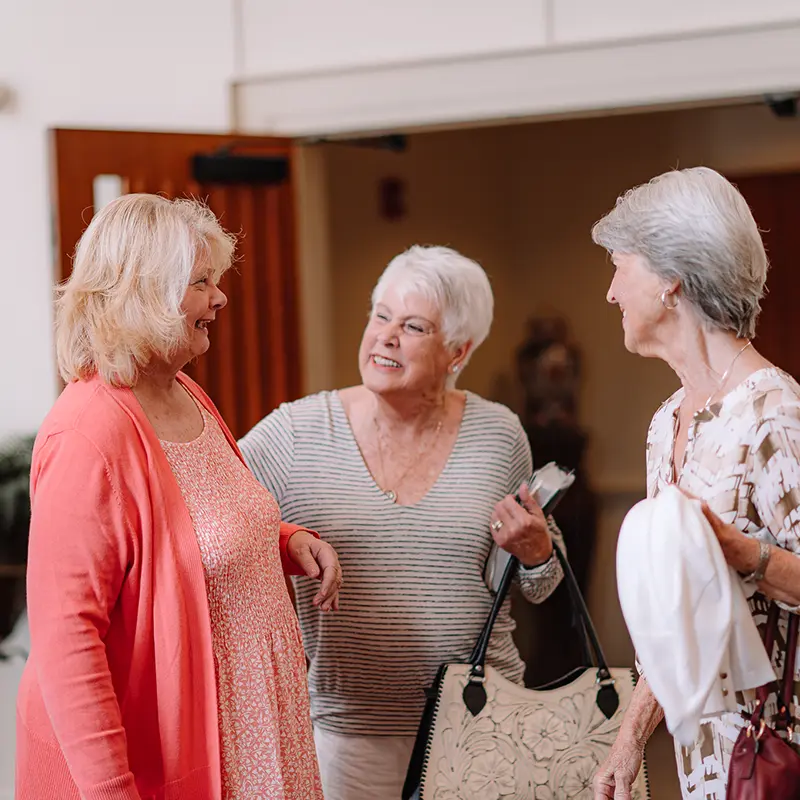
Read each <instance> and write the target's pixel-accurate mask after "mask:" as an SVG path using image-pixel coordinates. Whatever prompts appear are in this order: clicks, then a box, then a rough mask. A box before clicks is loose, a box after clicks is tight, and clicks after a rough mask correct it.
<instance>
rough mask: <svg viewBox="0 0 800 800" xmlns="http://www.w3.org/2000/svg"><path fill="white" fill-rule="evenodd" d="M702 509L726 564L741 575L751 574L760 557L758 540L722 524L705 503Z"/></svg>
mask: <svg viewBox="0 0 800 800" xmlns="http://www.w3.org/2000/svg"><path fill="white" fill-rule="evenodd" d="M702 508H703V514H704V515H705V518H706V519H707V520H708V523H709V525H711V529H712V530H713V531H714V535H715V536H716V537H717V541H718V542H719V544H720V547H721V548H722V555H724V556H725V560H726V561H727V562H728V564H730V565H731V566H732V567H733V568H734V569H735V570H736V571H737V572H741V573H742V574H748V573H750V572H753V570H755V568H756V567H757V566H758V559H759V555H760V546H759V543H758V540H757V539H751V538H750V537H749V536H745V534H743V533H742V532H741V531H740V530H739V529H738V528H737V527H736V526H735V525H732V524H731V523H729V522H723V521H722V520H721V519H720V518H719V517H718V516H717V515H716V514H715V513H714V512H713V511H712V510H711V509H710V508H709V506H708V504H707V503H703V505H702Z"/></svg>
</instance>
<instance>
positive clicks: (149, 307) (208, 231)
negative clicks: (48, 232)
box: [56, 194, 235, 386]
mask: <svg viewBox="0 0 800 800" xmlns="http://www.w3.org/2000/svg"><path fill="white" fill-rule="evenodd" d="M234 248H235V237H234V236H232V235H231V234H229V233H227V232H226V231H224V230H223V229H222V227H221V226H220V224H219V222H218V221H217V219H216V217H215V216H214V214H213V213H212V212H211V211H210V210H209V209H208V208H207V207H206V206H205V205H203V204H202V203H200V202H198V201H196V200H167V199H166V198H164V197H160V196H158V195H152V194H128V195H124V196H123V197H120V198H118V199H117V200H114V201H113V202H111V203H109V204H108V205H107V206H105V207H104V208H103V209H102V210H101V211H99V212H98V213H97V214H95V216H94V218H93V219H92V221H91V223H90V224H89V227H88V228H86V230H85V231H84V233H83V236H81V239H80V241H79V242H78V246H77V247H76V249H75V258H74V261H73V269H72V275H71V276H70V277H69V279H68V280H67V281H66V282H65V283H64V284H62V285H61V286H59V287H58V290H57V292H58V298H57V300H56V354H57V358H58V368H59V371H60V373H61V376H62V377H63V379H64V380H65V381H73V380H79V379H86V378H89V377H92V376H93V375H96V374H97V375H99V376H100V377H101V378H102V379H103V380H104V381H106V382H107V383H111V384H114V385H117V386H133V385H134V384H135V383H136V380H137V378H138V376H139V372H140V370H141V369H142V368H143V367H144V366H145V365H146V364H147V363H148V362H150V361H151V360H153V359H154V358H157V359H162V360H169V359H170V358H171V357H172V356H173V355H174V354H175V353H176V352H177V351H178V350H179V349H180V347H181V346H182V344H183V343H184V342H185V341H186V337H187V331H186V323H185V317H184V314H183V312H182V311H181V303H182V301H183V297H184V294H185V292H186V289H187V288H188V286H189V283H190V281H191V279H192V273H193V271H194V270H195V269H196V268H197V267H198V266H207V267H208V269H209V270H210V273H211V274H210V278H211V279H212V280H214V282H215V283H216V282H218V281H219V279H220V278H221V277H222V275H223V273H224V272H225V271H226V270H227V269H228V268H229V267H230V266H231V264H232V262H233V251H234Z"/></svg>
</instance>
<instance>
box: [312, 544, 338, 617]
mask: <svg viewBox="0 0 800 800" xmlns="http://www.w3.org/2000/svg"><path fill="white" fill-rule="evenodd" d="M313 546H314V548H315V553H314V555H315V557H316V560H317V563H318V564H319V567H320V568H321V570H322V573H321V575H320V580H321V585H320V588H319V591H318V592H317V594H316V595H315V597H314V600H313V603H314V605H315V606H317V607H318V608H319V609H320V611H338V609H339V590H340V589H341V586H342V568H341V566H340V565H339V557H338V556H337V555H336V551H335V550H334V549H333V548H332V547H331V546H330V545H329V544H327V543H326V542H322V541H320V540H316V542H315V544H314V545H313Z"/></svg>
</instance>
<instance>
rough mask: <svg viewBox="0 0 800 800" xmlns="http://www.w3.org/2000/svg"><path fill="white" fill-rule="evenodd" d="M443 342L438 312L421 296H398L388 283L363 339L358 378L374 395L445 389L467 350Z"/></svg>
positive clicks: (374, 308) (410, 294)
mask: <svg viewBox="0 0 800 800" xmlns="http://www.w3.org/2000/svg"><path fill="white" fill-rule="evenodd" d="M444 342H445V340H444V336H443V334H442V331H441V315H440V312H439V309H437V308H436V307H435V306H434V304H433V303H431V301H430V300H428V299H427V298H425V297H424V296H423V295H421V294H417V293H409V294H406V295H404V296H401V295H400V293H398V291H397V290H396V288H395V286H393V285H391V284H390V285H389V286H387V287H386V289H385V291H384V292H383V294H382V295H381V297H380V300H379V301H378V302H377V303H375V306H374V307H373V309H372V314H371V315H370V319H369V322H368V323H367V327H366V328H365V330H364V335H363V337H362V339H361V347H360V349H359V359H358V360H359V369H360V371H361V379H362V381H363V383H364V385H365V386H366V387H367V388H368V389H370V390H371V391H373V392H376V393H377V394H381V393H391V392H402V391H409V392H429V391H437V390H440V389H443V388H444V385H445V383H446V381H447V376H448V372H449V370H450V367H451V366H452V365H453V363H455V362H458V361H459V360H460V359H461V358H463V355H464V354H465V352H466V348H457V349H455V350H453V349H450V348H448V347H446V346H445V343H444Z"/></svg>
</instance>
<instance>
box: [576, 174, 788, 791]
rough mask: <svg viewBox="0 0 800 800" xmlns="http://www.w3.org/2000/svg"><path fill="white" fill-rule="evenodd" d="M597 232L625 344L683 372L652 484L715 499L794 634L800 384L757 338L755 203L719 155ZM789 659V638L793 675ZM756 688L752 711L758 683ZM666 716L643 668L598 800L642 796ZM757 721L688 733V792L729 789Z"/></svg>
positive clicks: (752, 591) (739, 720) (654, 451)
mask: <svg viewBox="0 0 800 800" xmlns="http://www.w3.org/2000/svg"><path fill="white" fill-rule="evenodd" d="M592 237H593V239H594V241H595V242H596V243H597V244H599V245H601V246H602V247H604V248H606V250H608V251H609V253H610V254H611V259H612V261H613V263H614V266H615V273H614V278H613V280H612V281H611V286H610V288H609V290H608V295H607V300H608V302H609V303H614V304H616V305H618V306H619V308H620V310H621V311H622V329H623V332H624V338H625V347H626V348H627V349H628V350H629V351H631V352H632V353H637V354H639V355H642V356H646V357H651V358H660V359H662V360H664V361H666V362H667V363H668V364H669V365H670V367H672V369H673V370H675V372H676V374H677V375H678V377H679V378H680V381H681V384H682V387H681V388H680V389H679V390H678V391H677V392H676V393H675V394H673V395H672V397H670V398H669V399H668V400H667V401H666V402H665V403H664V404H663V405H662V406H661V408H659V410H658V411H657V412H656V414H655V416H654V417H653V420H652V422H651V424H650V430H649V432H648V436H647V494H648V497H655V496H656V495H657V494H658V493H659V492H660V491H661V490H662V489H663V488H664V487H665V486H667V485H669V484H677V485H678V486H679V487H680V488H681V489H682V490H684V491H685V492H687V493H689V494H690V495H693V496H696V497H698V498H700V499H701V500H703V501H704V507H703V510H704V513H705V514H706V517H707V518H708V520H709V522H710V523H711V525H712V527H713V529H714V532H715V534H716V536H717V538H718V540H719V543H720V546H721V549H722V552H723V555H724V556H725V559H726V560H727V562H728V564H730V566H732V567H733V568H734V569H736V570H737V571H738V572H739V573H740V574H742V575H743V576H744V579H745V581H746V582H747V583H748V584H749V587H750V588H749V591H748V592H747V593H748V594H749V595H750V598H749V604H750V610H751V612H752V614H753V617H754V618H755V621H756V622H757V623H758V624H763V623H765V620H766V611H767V609H768V607H769V605H770V602H771V601H773V600H774V601H776V602H777V603H778V605H779V606H780V608H781V609H782V610H781V612H780V620H779V626H780V630H781V636H785V634H786V629H787V626H788V619H789V617H790V614H791V613H797V612H798V610H799V609H798V606H800V558H798V555H800V386H798V385H797V383H796V382H795V381H794V379H793V378H791V377H790V376H789V375H787V374H786V373H785V372H782V371H781V370H780V369H778V368H777V367H775V366H774V365H772V364H771V363H769V362H768V361H767V360H766V359H765V358H764V357H763V356H761V355H760V354H759V353H757V352H756V350H755V349H754V347H753V345H752V337H753V336H754V334H755V327H756V321H757V319H758V314H759V311H760V301H761V298H762V296H763V294H764V288H765V281H766V276H767V266H768V265H767V256H766V253H765V251H764V246H763V243H762V241H761V236H760V235H759V232H758V228H757V226H756V223H755V220H754V219H753V216H752V214H751V213H750V209H749V208H748V206H747V203H746V202H745V200H744V198H743V197H742V196H741V194H739V192H738V191H737V189H736V188H735V187H734V186H733V185H732V184H731V183H729V182H728V181H727V180H726V179H725V178H723V177H722V176H721V175H720V174H718V173H717V172H714V171H713V170H711V169H708V168H705V167H698V168H695V169H686V170H681V171H673V172H667V173H665V174H663V175H660V176H658V177H657V178H654V179H653V180H652V181H650V182H649V183H647V184H644V185H643V186H639V187H637V188H635V189H631V190H630V191H629V192H627V193H626V194H624V195H623V196H622V197H620V198H619V200H618V201H617V205H616V207H615V208H614V209H613V210H612V211H611V212H609V214H607V215H606V216H605V217H603V219H601V220H600V221H599V222H598V223H597V224H596V225H595V226H594V229H593V230H592ZM723 520H725V521H724V522H723ZM770 655H772V654H770ZM781 661H782V653H780V652H779V649H776V653H775V656H774V658H773V666H774V667H775V672H776V675H777V676H778V677H779V678H780V677H781V676H782V673H783V665H782V663H780V662H781ZM798 664H800V660H798ZM798 677H800V676H798V675H795V681H797V678H798ZM798 689H800V686H798V684H797V683H795V696H796V695H797V694H798ZM742 701H743V702H742V703H740V704H739V710H740V711H741V712H745V713H748V714H749V713H750V712H752V711H753V708H754V703H755V696H754V692H753V691H747V692H745V693H744V697H743V698H742ZM795 717H797V713H796V712H795ZM662 718H663V712H662V710H661V708H660V706H659V704H658V701H657V700H656V699H655V697H654V695H653V693H652V691H651V689H650V687H649V685H648V683H647V678H646V676H643V677H642V678H641V679H640V681H639V682H638V684H637V686H636V690H635V692H634V695H633V698H632V700H631V704H630V707H629V708H628V711H627V714H626V716H625V719H624V721H623V723H622V727H621V728H620V733H619V736H618V738H617V741H616V743H615V744H614V747H613V749H612V751H611V754H610V756H609V758H608V759H607V761H606V762H605V763H604V764H603V765H602V766H601V768H600V769H599V771H598V773H597V775H596V777H595V795H594V796H595V798H596V800H611V799H612V798H615V799H616V800H623V799H624V798H630V787H631V785H632V783H633V781H634V779H635V777H636V774H637V773H638V771H639V768H640V766H641V763H642V754H643V752H644V747H645V744H646V742H647V740H648V738H649V737H650V735H651V734H652V732H653V730H654V729H655V728H656V726H657V725H658V724H659V722H660V721H661V719H662ZM746 722H747V720H746V718H745V717H744V716H743V715H742V714H741V713H726V714H722V715H721V716H717V717H709V718H706V719H703V720H702V721H701V730H700V737H699V743H698V744H696V745H695V746H694V747H693V748H689V749H688V750H683V749H682V748H680V747H679V746H678V745H676V756H677V763H678V773H679V779H680V785H681V791H682V796H683V797H684V798H686V799H687V800H688V798H694V797H702V798H704V800H724V798H725V794H726V788H727V784H728V767H729V765H730V758H731V751H732V749H733V743H734V741H735V740H736V737H737V736H738V734H739V731H740V730H741V728H742V727H743V726H744V725H745V724H746ZM796 724H797V719H795V725H796Z"/></svg>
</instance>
